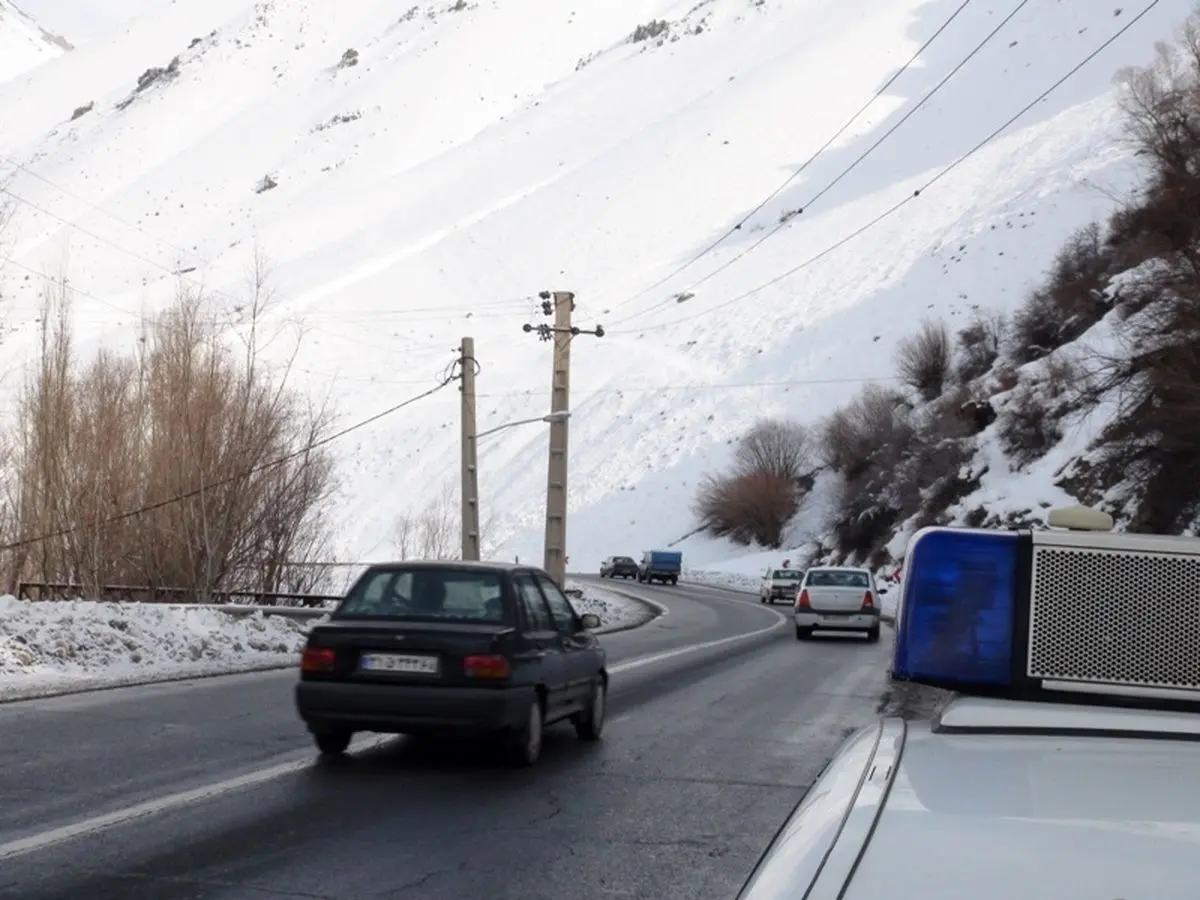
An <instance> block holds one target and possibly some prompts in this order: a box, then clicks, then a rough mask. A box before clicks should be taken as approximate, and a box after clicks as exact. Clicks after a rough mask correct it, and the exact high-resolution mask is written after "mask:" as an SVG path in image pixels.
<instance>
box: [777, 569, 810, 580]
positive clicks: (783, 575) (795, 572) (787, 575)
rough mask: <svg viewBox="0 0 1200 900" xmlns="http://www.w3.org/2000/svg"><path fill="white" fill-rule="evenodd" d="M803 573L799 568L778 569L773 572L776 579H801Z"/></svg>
mask: <svg viewBox="0 0 1200 900" xmlns="http://www.w3.org/2000/svg"><path fill="white" fill-rule="evenodd" d="M802 574H803V573H802V572H801V571H800V570H799V569H776V570H775V571H774V572H772V573H771V578H772V579H774V580H775V581H799V580H800V576H801V575H802Z"/></svg>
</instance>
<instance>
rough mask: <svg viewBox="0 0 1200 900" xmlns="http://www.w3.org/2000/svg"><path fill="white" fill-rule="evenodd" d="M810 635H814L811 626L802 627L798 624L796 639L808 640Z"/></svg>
mask: <svg viewBox="0 0 1200 900" xmlns="http://www.w3.org/2000/svg"><path fill="white" fill-rule="evenodd" d="M810 637H812V629H811V628H801V627H800V626H799V625H797V626H796V640H798V641H807V640H808V639H809V638H810Z"/></svg>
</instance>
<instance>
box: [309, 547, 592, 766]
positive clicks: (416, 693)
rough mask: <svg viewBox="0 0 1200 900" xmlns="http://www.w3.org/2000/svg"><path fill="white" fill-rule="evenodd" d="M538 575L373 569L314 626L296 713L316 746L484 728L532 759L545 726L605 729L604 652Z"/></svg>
mask: <svg viewBox="0 0 1200 900" xmlns="http://www.w3.org/2000/svg"><path fill="white" fill-rule="evenodd" d="M599 625H600V620H599V619H598V618H597V617H596V616H593V615H584V616H582V617H581V616H579V615H578V614H577V613H576V612H575V609H574V608H573V607H572V606H571V603H570V601H568V600H567V597H566V595H565V594H564V593H563V591H562V589H561V588H559V587H558V585H557V584H555V583H554V581H553V580H551V578H550V576H549V575H547V574H546V573H545V572H544V571H542V570H541V569H537V568H533V567H530V566H520V565H508V564H504V563H477V562H457V561H450V562H448V561H438V562H398V563H386V564H384V563H381V564H376V565H373V566H371V567H370V568H368V569H367V571H366V572H364V573H363V574H362V576H361V577H360V578H359V579H358V581H357V582H355V584H354V586H353V587H351V588H350V590H349V591H348V592H347V594H346V597H345V598H344V599H343V600H342V602H341V603H340V604H339V605H338V607H337V609H336V610H334V611H333V613H331V614H330V617H329V620H328V621H327V622H322V623H320V624H318V625H316V626H314V627H313V629H312V631H311V632H310V633H309V636H308V643H307V645H306V646H305V648H304V653H303V657H302V661H301V664H300V682H299V684H297V685H296V708H297V710H298V711H299V713H300V718H301V719H303V720H304V722H305V724H306V725H307V726H308V730H309V731H310V732H311V733H312V735H313V737H314V738H315V740H316V744H317V747H318V749H319V750H320V751H321V752H322V753H324V754H330V755H336V754H340V753H343V752H344V751H345V750H346V748H347V747H348V746H349V744H350V739H351V738H352V737H353V735H354V733H355V732H357V731H375V732H383V733H385V734H448V735H450V734H461V735H480V734H487V735H490V736H496V737H498V738H499V739H500V741H501V745H502V746H503V747H504V748H505V750H506V751H507V752H508V753H509V754H510V756H511V758H512V760H513V762H514V763H516V764H518V765H532V764H533V763H535V762H537V760H538V757H539V756H540V755H541V749H542V730H543V728H544V727H545V726H546V725H549V724H551V723H553V722H558V721H561V720H564V719H570V721H571V722H572V723H573V724H574V726H575V732H576V734H577V735H578V736H579V737H580V738H581V739H582V740H585V741H595V740H598V739H599V737H600V732H601V729H602V728H603V727H604V712H605V701H606V699H607V693H608V670H607V660H606V656H605V651H604V649H603V648H602V647H601V646H600V644H599V642H598V641H597V640H596V637H595V635H593V634H590V633H589V629H593V628H597V627H599Z"/></svg>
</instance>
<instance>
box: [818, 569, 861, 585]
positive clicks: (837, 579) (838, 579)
mask: <svg viewBox="0 0 1200 900" xmlns="http://www.w3.org/2000/svg"><path fill="white" fill-rule="evenodd" d="M807 584H808V585H809V586H810V587H848V588H869V587H870V586H871V582H870V580H869V579H868V577H867V573H866V572H846V571H841V570H838V569H813V570H811V571H810V572H809V573H808V581H807Z"/></svg>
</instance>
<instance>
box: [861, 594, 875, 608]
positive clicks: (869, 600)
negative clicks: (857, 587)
mask: <svg viewBox="0 0 1200 900" xmlns="http://www.w3.org/2000/svg"><path fill="white" fill-rule="evenodd" d="M874 608H875V598H874V597H872V596H871V592H870V591H867V592H866V593H865V594H863V609H874Z"/></svg>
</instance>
